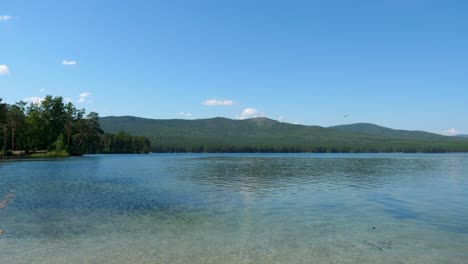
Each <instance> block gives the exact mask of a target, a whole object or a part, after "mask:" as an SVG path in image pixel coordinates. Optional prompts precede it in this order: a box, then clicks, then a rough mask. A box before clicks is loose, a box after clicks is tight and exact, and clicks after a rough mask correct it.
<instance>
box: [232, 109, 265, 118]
mask: <svg viewBox="0 0 468 264" xmlns="http://www.w3.org/2000/svg"><path fill="white" fill-rule="evenodd" d="M264 116H265V113H262V112H260V111H258V110H257V109H254V108H246V109H244V111H242V113H241V114H240V115H238V116H237V119H240V120H243V119H248V118H255V117H264Z"/></svg>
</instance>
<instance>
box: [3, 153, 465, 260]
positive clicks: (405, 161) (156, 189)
mask: <svg viewBox="0 0 468 264" xmlns="http://www.w3.org/2000/svg"><path fill="white" fill-rule="evenodd" d="M6 196H8V199H9V200H10V203H7V204H6V206H5V207H4V208H0V229H2V230H3V231H4V233H3V235H1V236H0V263H468V250H467V249H468V155H465V154H443V155H429V154H164V155H163V154H153V155H93V156H85V157H77V158H67V159H60V160H40V161H16V162H0V201H1V200H2V199H4V197H6ZM0 204H1V203H0Z"/></svg>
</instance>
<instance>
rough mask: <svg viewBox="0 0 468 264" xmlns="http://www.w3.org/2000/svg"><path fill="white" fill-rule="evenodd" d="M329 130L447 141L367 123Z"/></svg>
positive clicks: (426, 133) (436, 136)
mask: <svg viewBox="0 0 468 264" xmlns="http://www.w3.org/2000/svg"><path fill="white" fill-rule="evenodd" d="M330 128H334V129H339V130H342V131H353V132H358V133H366V134H372V135H379V136H383V137H387V138H399V139H411V140H430V141H438V140H445V139H447V137H446V136H442V135H439V134H434V133H429V132H424V131H408V130H396V129H391V128H387V127H382V126H378V125H374V124H368V123H357V124H351V125H341V126H332V127H330Z"/></svg>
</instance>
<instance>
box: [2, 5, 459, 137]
mask: <svg viewBox="0 0 468 264" xmlns="http://www.w3.org/2000/svg"><path fill="white" fill-rule="evenodd" d="M466 14H468V2H467V1H431V0H421V1H418V0H411V1H407V0H401V1H398V0H392V1H390V0H387V1H364V0H362V1H334V0H332V1H295V0H290V1H275V0H267V1H264V0H256V1H251V0H250V1H244V0H238V1H228V0H226V1H222V0H211V1H207V0H200V1H178V0H171V1H155V0H145V1H144V0H132V1H129V0H119V1H111V0H93V1H91V0H89V1H85V0H79V1H78V0H67V1H63V0H55V1H52V0H41V1H30V0H29V1H23V0H14V1H1V2H0V97H3V98H4V100H6V101H7V102H10V103H11V102H14V101H18V100H24V99H26V98H29V99H34V98H41V97H43V96H44V95H46V94H52V95H61V96H63V97H66V98H68V99H69V100H72V101H73V102H74V103H75V104H77V105H78V106H81V107H85V108H86V109H87V110H94V111H97V112H99V113H100V114H101V116H107V115H135V116H142V117H149V118H190V119H195V118H207V117H214V116H224V117H229V118H247V117H252V116H262V115H265V116H267V117H270V118H273V119H281V120H283V121H285V122H291V123H296V122H297V123H301V124H308V125H312V124H313V125H321V126H330V125H337V124H345V123H355V122H371V123H377V124H380V125H384V126H389V127H393V128H401V129H412V130H414V129H417V130H426V131H431V132H436V133H443V132H444V131H449V130H450V129H454V130H452V132H456V131H460V132H463V133H468V103H467V102H468V48H467V47H468V16H467V15H466ZM80 95H81V97H80ZM345 115H349V116H348V117H344V116H345Z"/></svg>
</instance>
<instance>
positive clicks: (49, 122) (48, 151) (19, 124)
mask: <svg viewBox="0 0 468 264" xmlns="http://www.w3.org/2000/svg"><path fill="white" fill-rule="evenodd" d="M0 149H1V153H0V157H3V158H5V157H9V156H12V155H22V156H28V155H29V156H32V157H34V156H37V157H40V156H69V155H81V154H92V153H148V152H149V150H150V142H149V140H148V139H147V138H146V137H143V136H132V135H129V134H127V133H124V132H117V133H115V134H109V133H104V131H103V130H102V129H101V128H100V124H99V114H98V113H96V112H89V113H87V112H86V110H85V109H79V108H77V107H76V106H75V105H74V104H73V103H71V102H65V101H64V99H63V98H62V97H61V96H56V97H53V96H50V95H49V96H46V97H45V98H44V99H43V100H42V101H41V102H31V103H27V102H24V101H20V102H17V103H15V104H6V103H2V99H0Z"/></svg>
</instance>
